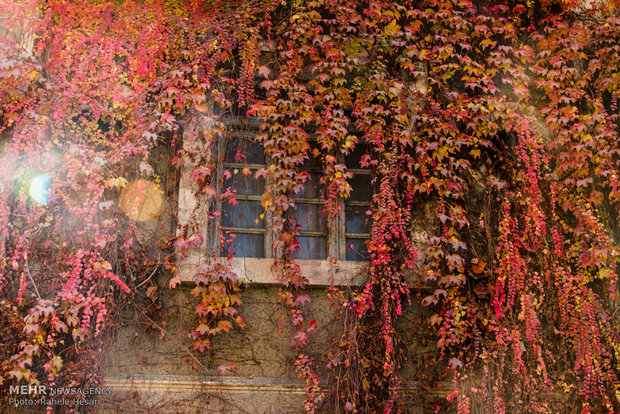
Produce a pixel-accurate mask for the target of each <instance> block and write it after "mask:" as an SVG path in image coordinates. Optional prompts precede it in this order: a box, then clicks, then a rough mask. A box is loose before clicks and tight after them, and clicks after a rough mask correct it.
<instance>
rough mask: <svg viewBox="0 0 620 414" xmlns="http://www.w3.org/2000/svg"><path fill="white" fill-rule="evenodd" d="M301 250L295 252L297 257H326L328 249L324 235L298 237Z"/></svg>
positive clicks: (294, 256)
mask: <svg viewBox="0 0 620 414" xmlns="http://www.w3.org/2000/svg"><path fill="white" fill-rule="evenodd" d="M297 241H299V244H300V248H301V250H300V251H299V253H297V254H294V255H293V258H295V259H326V258H327V249H326V247H325V238H324V237H307V236H301V237H297Z"/></svg>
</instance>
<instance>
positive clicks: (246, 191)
mask: <svg viewBox="0 0 620 414" xmlns="http://www.w3.org/2000/svg"><path fill="white" fill-rule="evenodd" d="M229 171H230V169H229ZM230 174H231V176H230V178H228V179H227V180H225V182H224V186H225V187H226V188H232V189H235V190H237V195H239V196H243V195H256V196H262V195H263V192H264V191H265V179H264V178H263V177H258V178H255V174H256V170H251V171H250V174H248V175H247V176H246V175H243V172H242V171H241V170H239V169H238V170H237V173H236V174H235V170H234V169H233V170H232V171H230Z"/></svg>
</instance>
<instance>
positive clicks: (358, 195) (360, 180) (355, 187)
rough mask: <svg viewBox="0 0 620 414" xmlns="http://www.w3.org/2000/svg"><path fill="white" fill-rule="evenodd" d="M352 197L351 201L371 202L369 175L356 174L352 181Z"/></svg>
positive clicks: (350, 182)
mask: <svg viewBox="0 0 620 414" xmlns="http://www.w3.org/2000/svg"><path fill="white" fill-rule="evenodd" d="M349 184H351V188H352V191H351V197H349V200H350V201H370V194H371V190H372V189H371V184H370V175H368V174H356V175H354V176H353V178H352V179H351V181H349Z"/></svg>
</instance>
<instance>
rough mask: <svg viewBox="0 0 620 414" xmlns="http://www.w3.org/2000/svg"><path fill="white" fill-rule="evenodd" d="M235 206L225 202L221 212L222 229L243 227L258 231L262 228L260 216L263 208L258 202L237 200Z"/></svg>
mask: <svg viewBox="0 0 620 414" xmlns="http://www.w3.org/2000/svg"><path fill="white" fill-rule="evenodd" d="M237 203H238V204H236V205H234V206H233V205H232V204H230V203H228V202H225V203H224V205H223V211H222V226H223V227H244V228H250V229H260V228H263V227H264V223H263V220H262V219H261V218H260V215H261V214H262V213H263V207H262V206H261V204H260V201H247V200H237Z"/></svg>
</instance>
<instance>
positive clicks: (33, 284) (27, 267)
mask: <svg viewBox="0 0 620 414" xmlns="http://www.w3.org/2000/svg"><path fill="white" fill-rule="evenodd" d="M26 274H27V275H28V279H30V281H31V282H32V286H33V287H34V291H35V293H36V294H37V299H39V300H41V299H42V298H41V294H40V293H39V288H37V284H36V283H35V281H34V278H33V277H32V275H31V274H30V267H29V266H28V259H26Z"/></svg>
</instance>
